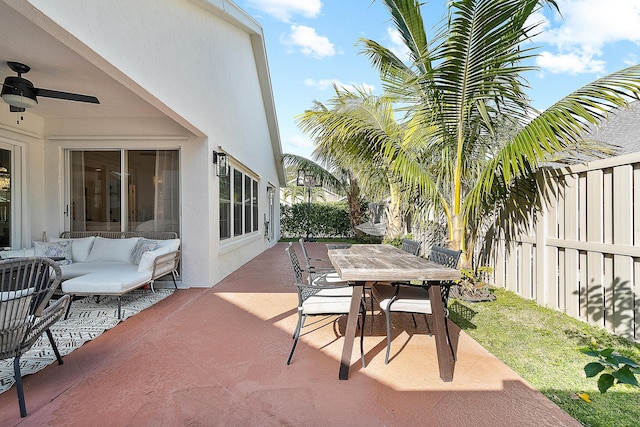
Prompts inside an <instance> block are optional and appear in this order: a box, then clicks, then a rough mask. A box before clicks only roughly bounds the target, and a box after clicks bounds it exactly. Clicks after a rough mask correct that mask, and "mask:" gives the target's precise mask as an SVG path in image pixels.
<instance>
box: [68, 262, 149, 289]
mask: <svg viewBox="0 0 640 427" xmlns="http://www.w3.org/2000/svg"><path fill="white" fill-rule="evenodd" d="M150 280H151V273H149V272H146V273H139V272H138V271H137V266H135V265H134V264H126V265H124V264H120V268H118V269H111V270H109V271H105V270H102V271H96V272H94V273H90V274H84V275H82V276H78V277H75V278H73V279H69V280H65V281H64V282H62V291H63V292H65V293H68V294H72V295H80V294H85V295H109V294H114V295H120V294H123V293H125V292H128V291H130V290H133V289H135V288H138V287H140V286H142V285H145V284H146V283H148V282H149V281H150Z"/></svg>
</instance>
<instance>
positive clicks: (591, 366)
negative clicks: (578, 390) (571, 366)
mask: <svg viewBox="0 0 640 427" xmlns="http://www.w3.org/2000/svg"><path fill="white" fill-rule="evenodd" d="M603 370H604V366H602V364H601V363H599V362H591V363H587V364H586V365H585V367H584V373H585V375H586V376H587V378H591V377H595V376H596V375H598V374H599V373H600V372H602V371H603Z"/></svg>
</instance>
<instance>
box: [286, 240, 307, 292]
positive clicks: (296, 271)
mask: <svg viewBox="0 0 640 427" xmlns="http://www.w3.org/2000/svg"><path fill="white" fill-rule="evenodd" d="M285 251H286V252H287V255H289V260H290V261H291V269H292V270H293V276H294V278H295V283H299V284H306V283H307V282H306V281H305V280H304V273H303V272H302V268H300V262H299V261H298V255H297V254H296V250H295V249H294V247H293V243H292V242H289V246H287V247H286V249H285Z"/></svg>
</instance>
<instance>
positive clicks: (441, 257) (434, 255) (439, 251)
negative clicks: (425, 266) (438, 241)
mask: <svg viewBox="0 0 640 427" xmlns="http://www.w3.org/2000/svg"><path fill="white" fill-rule="evenodd" d="M460 254H462V251H454V250H453V249H448V248H443V247H441V246H432V247H431V251H430V253H429V258H428V259H429V261H433V262H435V263H436V264H440V265H444V266H447V267H450V268H457V267H458V261H459V260H460Z"/></svg>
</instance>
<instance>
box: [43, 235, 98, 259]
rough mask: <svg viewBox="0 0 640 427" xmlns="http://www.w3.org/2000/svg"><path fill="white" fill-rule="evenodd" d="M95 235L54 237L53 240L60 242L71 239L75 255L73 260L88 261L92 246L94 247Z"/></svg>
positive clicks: (72, 252) (73, 254) (72, 250)
mask: <svg viewBox="0 0 640 427" xmlns="http://www.w3.org/2000/svg"><path fill="white" fill-rule="evenodd" d="M95 239H96V238H95V236H89V237H80V238H74V239H60V238H53V239H51V241H52V242H59V241H61V240H71V255H72V256H73V262H87V258H88V257H89V252H91V247H93V241H94V240H95Z"/></svg>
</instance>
